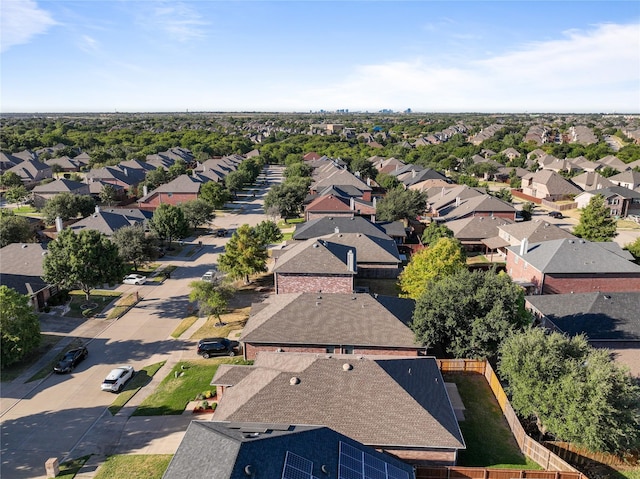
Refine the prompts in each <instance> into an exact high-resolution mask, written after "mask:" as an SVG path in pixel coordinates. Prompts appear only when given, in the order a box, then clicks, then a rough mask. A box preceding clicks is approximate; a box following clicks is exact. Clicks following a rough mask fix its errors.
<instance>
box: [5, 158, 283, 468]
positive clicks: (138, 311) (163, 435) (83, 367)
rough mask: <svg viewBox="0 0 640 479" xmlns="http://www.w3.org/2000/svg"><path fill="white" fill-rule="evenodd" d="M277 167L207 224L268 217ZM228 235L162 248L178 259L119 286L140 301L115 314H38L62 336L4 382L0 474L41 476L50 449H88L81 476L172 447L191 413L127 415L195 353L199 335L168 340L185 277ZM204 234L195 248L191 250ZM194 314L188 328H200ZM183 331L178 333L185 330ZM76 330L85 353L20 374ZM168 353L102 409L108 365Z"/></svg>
mask: <svg viewBox="0 0 640 479" xmlns="http://www.w3.org/2000/svg"><path fill="white" fill-rule="evenodd" d="M281 173H282V169H281V168H279V167H269V168H267V169H266V170H265V173H264V176H263V177H261V178H260V179H259V183H260V180H262V179H266V181H267V184H266V185H262V184H259V185H258V188H259V190H258V191H257V192H256V195H255V197H253V196H246V197H244V198H242V197H241V198H240V199H239V201H237V202H236V203H235V204H234V205H233V206H234V208H235V209H234V210H230V211H225V212H224V215H221V216H219V217H217V218H215V220H214V222H213V225H211V226H212V228H226V229H228V230H230V233H231V232H233V231H234V230H235V229H236V228H237V227H238V226H240V225H242V224H245V223H247V224H250V225H256V224H258V223H259V222H260V221H262V220H264V219H266V217H265V215H264V212H263V209H262V203H263V198H264V195H265V194H266V191H267V190H268V188H269V186H271V185H272V184H274V183H278V182H280V181H281V180H282V174H281ZM228 238H229V237H225V238H218V237H216V236H214V235H212V234H208V235H203V236H200V237H197V238H189V239H187V240H185V243H187V244H186V245H185V248H183V250H182V253H181V255H180V256H177V257H172V256H169V255H167V256H165V257H164V258H162V260H161V262H162V263H163V264H172V265H176V266H178V269H176V270H175V271H174V272H173V273H172V275H171V278H169V279H167V280H165V281H164V282H163V283H161V284H157V283H147V284H145V285H141V286H133V285H120V286H118V287H117V288H115V289H117V290H118V291H121V292H123V293H125V294H126V293H128V292H132V291H136V290H137V291H138V292H139V294H140V296H141V298H142V301H141V302H140V303H138V305H137V306H136V307H134V308H133V309H131V310H130V311H129V312H127V313H126V314H125V315H124V316H122V317H121V318H120V319H118V320H106V319H89V320H76V319H69V318H63V317H58V316H56V315H54V314H51V315H44V319H43V321H42V330H43V332H45V333H50V334H58V335H61V336H63V339H62V340H61V341H60V342H59V343H58V345H57V346H56V348H54V350H52V351H50V352H49V353H48V354H47V356H45V357H43V358H41V360H40V361H39V362H38V363H37V364H35V365H34V366H33V367H32V368H31V369H30V370H29V371H27V372H26V373H24V374H23V375H22V376H20V377H19V378H17V379H16V380H14V381H13V382H11V383H2V384H1V389H0V428H1V433H2V448H1V450H0V453H1V460H2V463H1V466H0V476H1V477H2V478H3V479H27V478H29V479H35V478H37V479H39V478H45V477H46V475H45V467H44V464H45V462H46V460H47V459H49V458H51V457H56V458H58V459H59V460H60V461H62V460H64V459H70V458H77V457H80V456H83V455H85V454H92V455H93V456H92V459H91V460H90V461H89V463H88V465H87V467H86V468H85V469H84V470H83V471H82V474H81V475H79V476H77V477H78V478H89V477H92V476H93V474H95V470H96V469H97V467H98V466H99V464H100V462H101V461H102V460H104V458H105V457H106V456H107V455H110V454H126V453H138V454H142V453H144V454H171V453H173V452H175V450H176V448H177V446H178V444H179V443H180V440H181V439H182V435H183V434H184V431H185V430H186V427H187V425H188V423H189V422H190V420H191V419H192V418H191V416H189V415H184V416H170V417H130V415H131V413H132V412H133V410H135V407H136V405H137V404H139V403H140V402H141V401H142V399H143V398H144V397H146V396H147V395H148V394H150V393H151V392H153V390H154V388H155V386H156V385H157V383H158V382H159V381H161V380H162V378H164V377H165V376H166V374H167V373H168V372H169V371H170V370H171V367H172V366H173V365H174V364H175V363H176V362H178V361H180V360H182V359H186V358H192V357H196V355H195V341H190V340H188V339H173V338H171V337H170V334H171V332H172V331H173V330H174V329H175V327H176V326H177V325H178V324H179V322H180V321H181V320H182V319H183V318H184V317H185V316H186V314H187V308H188V305H189V301H188V289H189V288H188V285H189V283H190V282H191V281H193V280H194V279H199V278H200V277H201V276H202V275H203V274H204V273H205V272H206V271H207V270H208V269H209V268H210V267H211V265H213V264H215V263H216V262H217V256H218V254H219V253H221V252H223V251H224V244H225V243H226V242H227V241H228ZM200 241H202V247H201V248H197V251H196V253H195V254H193V255H191V256H187V252H189V251H191V250H193V247H194V246H198V245H199V242H200ZM203 321H204V320H199V322H197V323H196V324H195V325H194V327H193V329H194V330H195V329H197V328H198V327H200V325H201V324H202V322H203ZM191 332H192V331H187V333H185V334H184V335H183V337H184V338H188V337H190V334H191ZM73 338H80V339H81V340H82V341H83V343H85V344H86V345H87V347H88V349H89V357H88V358H87V359H86V360H85V361H83V362H82V363H81V364H80V365H79V366H78V367H77V368H76V369H75V370H74V371H73V372H72V373H71V374H68V375H55V374H51V375H49V376H47V377H46V378H44V379H42V380H40V381H34V382H26V381H27V380H28V379H29V378H30V377H31V376H32V375H33V374H34V373H35V372H37V371H38V370H40V369H41V368H42V365H44V364H47V362H48V361H49V360H50V358H51V357H55V355H56V354H57V353H58V352H59V351H60V350H61V349H62V348H64V347H65V346H66V345H67V344H69V342H70V341H71V340H72V339H73ZM160 361H167V364H166V365H165V366H164V368H163V369H161V370H160V371H158V373H157V374H156V375H155V376H154V378H153V380H152V381H151V382H150V383H149V384H148V385H146V386H145V387H144V388H142V390H141V391H140V392H139V393H138V394H136V396H135V397H134V398H133V399H132V400H131V401H130V403H129V404H128V405H127V407H125V408H124V409H123V410H121V411H120V412H119V413H118V414H117V415H116V416H111V414H110V413H109V411H108V410H107V409H106V408H107V407H108V406H109V405H110V404H111V403H112V401H113V400H114V398H115V396H114V395H113V394H111V393H107V392H103V391H101V390H100V383H101V382H102V380H103V379H104V377H105V376H106V375H107V374H108V372H109V371H110V370H111V369H113V368H114V367H117V366H120V365H125V364H127V365H132V366H133V367H134V368H135V369H136V370H138V369H140V368H141V367H143V366H146V365H149V364H153V363H156V362H160Z"/></svg>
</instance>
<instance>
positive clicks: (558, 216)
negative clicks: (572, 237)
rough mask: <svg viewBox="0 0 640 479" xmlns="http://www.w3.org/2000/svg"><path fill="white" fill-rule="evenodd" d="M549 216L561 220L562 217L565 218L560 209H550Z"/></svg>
mask: <svg viewBox="0 0 640 479" xmlns="http://www.w3.org/2000/svg"><path fill="white" fill-rule="evenodd" d="M549 216H551V217H552V218H556V219H559V220H561V219H562V218H564V216H563V215H562V213H560V212H559V211H549Z"/></svg>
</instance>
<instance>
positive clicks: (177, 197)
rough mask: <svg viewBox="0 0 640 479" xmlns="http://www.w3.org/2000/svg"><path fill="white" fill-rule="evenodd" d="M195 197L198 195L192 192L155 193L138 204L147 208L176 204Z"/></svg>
mask: <svg viewBox="0 0 640 479" xmlns="http://www.w3.org/2000/svg"><path fill="white" fill-rule="evenodd" d="M195 199H198V195H196V194H194V193H171V194H170V193H157V194H155V195H153V196H152V197H151V198H149V199H148V200H147V201H146V202H145V203H140V206H141V207H143V206H144V207H147V208H149V207H153V208H157V207H158V206H160V205H161V204H167V205H174V206H177V205H180V204H182V203H186V202H187V201H193V200H195Z"/></svg>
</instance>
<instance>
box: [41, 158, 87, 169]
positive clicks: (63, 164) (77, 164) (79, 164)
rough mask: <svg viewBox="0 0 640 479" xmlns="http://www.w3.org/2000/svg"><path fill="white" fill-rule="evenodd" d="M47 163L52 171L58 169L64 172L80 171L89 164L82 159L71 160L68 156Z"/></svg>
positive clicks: (52, 159)
mask: <svg viewBox="0 0 640 479" xmlns="http://www.w3.org/2000/svg"><path fill="white" fill-rule="evenodd" d="M45 163H46V164H47V165H49V166H50V167H51V170H52V171H53V170H55V169H57V170H59V171H64V172H72V171H80V170H81V169H82V168H84V167H86V166H87V165H88V164H89V162H88V161H84V160H83V159H82V158H81V159H77V157H75V158H69V157H68V156H60V157H58V158H51V159H49V160H45Z"/></svg>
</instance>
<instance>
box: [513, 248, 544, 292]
mask: <svg viewBox="0 0 640 479" xmlns="http://www.w3.org/2000/svg"><path fill="white" fill-rule="evenodd" d="M507 273H508V274H509V276H511V279H512V280H514V281H526V282H529V283H532V284H533V285H535V291H534V294H539V293H540V287H541V284H542V281H543V277H544V275H543V274H542V273H541V272H540V271H538V270H537V269H535V268H534V267H533V266H531V265H530V264H529V263H527V262H526V261H524V260H523V259H522V258H520V257H519V256H517V255H516V254H514V253H513V252H511V251H509V250H507Z"/></svg>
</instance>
